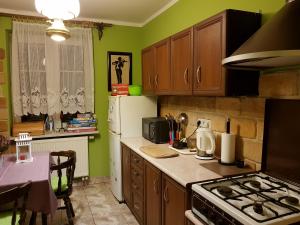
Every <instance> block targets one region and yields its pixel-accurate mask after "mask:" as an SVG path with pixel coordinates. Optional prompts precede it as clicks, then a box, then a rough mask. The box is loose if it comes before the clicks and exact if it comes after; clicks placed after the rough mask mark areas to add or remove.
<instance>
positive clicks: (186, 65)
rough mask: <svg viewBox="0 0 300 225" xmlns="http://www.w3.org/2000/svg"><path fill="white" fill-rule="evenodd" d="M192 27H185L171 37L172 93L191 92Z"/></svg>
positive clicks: (185, 93) (182, 93) (186, 93)
mask: <svg viewBox="0 0 300 225" xmlns="http://www.w3.org/2000/svg"><path fill="white" fill-rule="evenodd" d="M192 78H193V29H192V28H189V29H186V30H184V31H182V32H180V33H178V34H175V35H173V36H172V37H171V83H172V93H173V94H178V95H191V94H192Z"/></svg>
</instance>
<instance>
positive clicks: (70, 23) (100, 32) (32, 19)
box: [0, 13, 113, 40]
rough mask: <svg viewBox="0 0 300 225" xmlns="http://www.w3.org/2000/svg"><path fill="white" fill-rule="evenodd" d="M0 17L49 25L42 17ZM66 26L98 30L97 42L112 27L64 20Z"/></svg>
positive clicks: (7, 15)
mask: <svg viewBox="0 0 300 225" xmlns="http://www.w3.org/2000/svg"><path fill="white" fill-rule="evenodd" d="M0 16H6V17H11V18H12V19H13V20H15V21H20V22H26V23H42V24H49V21H51V20H50V19H48V18H46V17H42V16H26V15H17V14H10V13H0ZM64 23H65V25H66V26H69V27H76V26H80V27H85V28H96V29H97V30H98V35H99V40H101V38H102V36H103V30H104V28H106V27H112V26H113V25H112V24H111V23H100V22H93V21H82V20H65V21H64Z"/></svg>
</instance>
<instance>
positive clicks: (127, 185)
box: [122, 145, 131, 207]
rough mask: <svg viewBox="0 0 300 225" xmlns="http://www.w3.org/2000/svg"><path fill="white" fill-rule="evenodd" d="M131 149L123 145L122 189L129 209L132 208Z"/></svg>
mask: <svg viewBox="0 0 300 225" xmlns="http://www.w3.org/2000/svg"><path fill="white" fill-rule="evenodd" d="M130 153H131V149H130V148H128V147H127V146H126V145H122V188H123V197H124V200H125V202H126V203H127V205H128V207H130V206H131V170H130Z"/></svg>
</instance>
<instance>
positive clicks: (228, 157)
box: [221, 133, 235, 163]
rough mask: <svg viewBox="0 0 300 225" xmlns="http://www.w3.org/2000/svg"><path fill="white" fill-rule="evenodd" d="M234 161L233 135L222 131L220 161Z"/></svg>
mask: <svg viewBox="0 0 300 225" xmlns="http://www.w3.org/2000/svg"><path fill="white" fill-rule="evenodd" d="M234 161H235V135H234V134H227V133H222V136H221V163H233V162H234Z"/></svg>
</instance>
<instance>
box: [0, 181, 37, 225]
mask: <svg viewBox="0 0 300 225" xmlns="http://www.w3.org/2000/svg"><path fill="white" fill-rule="evenodd" d="M30 187H31V182H30V181H29V182H27V183H26V184H24V185H22V186H19V187H15V188H12V189H10V190H7V191H4V192H1V193H0V203H1V204H3V205H4V204H9V203H12V205H13V208H12V211H5V212H0V224H1V225H15V224H16V222H18V224H19V225H24V224H25V219H26V210H25V207H26V201H27V197H28V192H29V189H30Z"/></svg>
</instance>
